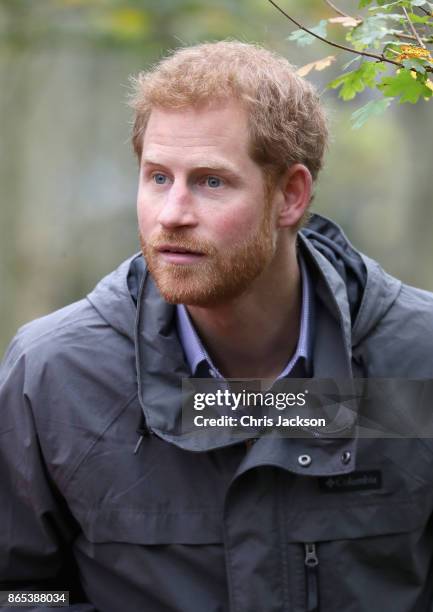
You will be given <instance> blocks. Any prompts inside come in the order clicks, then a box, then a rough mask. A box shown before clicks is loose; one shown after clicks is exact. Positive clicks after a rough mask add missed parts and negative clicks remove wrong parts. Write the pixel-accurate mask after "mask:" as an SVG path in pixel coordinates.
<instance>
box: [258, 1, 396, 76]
mask: <svg viewBox="0 0 433 612" xmlns="http://www.w3.org/2000/svg"><path fill="white" fill-rule="evenodd" d="M268 2H270V4H272V6H274V7H275V8H276V9H277V10H278V11H280V13H281V14H282V15H284V16H285V17H287V19H289V21H291V22H292V23H294V24H295V25H296V26H298V28H299V29H300V30H304V32H307V34H310V35H311V36H314V38H318V39H319V40H321V41H322V42H324V43H327V44H328V45H331V46H332V47H336V48H337V49H342V50H343V51H349V52H350V53H355V55H363V56H365V57H372V58H373V59H376V60H378V61H379V62H387V63H388V64H394V65H395V66H399V67H401V64H399V63H398V62H394V61H393V60H391V59H388V58H386V57H385V56H384V55H383V54H382V55H375V54H374V53H367V52H366V51H356V49H352V48H351V47H346V46H344V45H339V44H338V43H336V42H333V41H331V40H328V39H327V38H323V36H320V35H319V34H315V33H314V32H312V31H311V30H309V29H308V28H306V27H305V26H303V25H302V24H300V23H299V22H298V21H296V20H295V19H293V17H290V15H288V14H287V13H286V12H285V11H283V9H282V8H281V7H279V6H278V4H276V3H275V2H274V0H268Z"/></svg>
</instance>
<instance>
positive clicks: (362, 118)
mask: <svg viewBox="0 0 433 612" xmlns="http://www.w3.org/2000/svg"><path fill="white" fill-rule="evenodd" d="M393 100H394V98H382V99H381V100H371V101H370V102H367V104H365V105H364V106H361V108H358V110H356V111H355V112H354V113H352V115H351V119H352V130H358V129H359V128H360V127H362V126H363V125H364V123H365V122H366V121H367V120H368V119H369V118H370V117H373V116H374V115H381V114H382V113H383V112H385V111H386V109H387V108H388V106H389V105H390V104H391V102H392V101H393Z"/></svg>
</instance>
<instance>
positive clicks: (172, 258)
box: [156, 244, 205, 265]
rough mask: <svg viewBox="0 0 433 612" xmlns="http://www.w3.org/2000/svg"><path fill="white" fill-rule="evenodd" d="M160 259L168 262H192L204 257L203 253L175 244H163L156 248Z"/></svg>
mask: <svg viewBox="0 0 433 612" xmlns="http://www.w3.org/2000/svg"><path fill="white" fill-rule="evenodd" d="M156 250H157V251H158V253H159V254H160V256H161V257H162V259H163V260H164V261H166V262H167V263H170V264H178V265H179V264H181V265H182V264H183V265H185V264H194V263H196V262H197V261H198V260H200V259H201V258H203V257H205V254H204V253H201V252H199V251H194V250H192V249H186V248H184V247H180V246H177V245H171V244H163V245H161V246H159V247H157V249H156Z"/></svg>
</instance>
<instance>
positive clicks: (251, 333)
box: [187, 244, 301, 378]
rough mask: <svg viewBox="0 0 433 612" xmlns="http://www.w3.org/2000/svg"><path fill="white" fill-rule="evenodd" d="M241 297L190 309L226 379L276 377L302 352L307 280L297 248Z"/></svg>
mask: <svg viewBox="0 0 433 612" xmlns="http://www.w3.org/2000/svg"><path fill="white" fill-rule="evenodd" d="M280 251H281V252H277V254H276V257H275V258H274V260H273V261H272V262H271V264H270V265H269V267H268V268H267V269H266V270H265V271H264V272H263V273H262V274H261V275H260V276H259V277H258V278H257V279H256V280H255V281H254V283H253V284H252V285H251V287H250V288H249V289H248V291H246V292H245V293H243V294H242V295H241V296H239V297H237V298H236V299H234V300H231V301H230V302H228V303H224V304H220V305H217V306H214V307H212V308H205V307H200V306H187V309H188V312H189V314H190V316H191V318H192V320H193V322H194V325H195V327H196V328H197V330H198V333H199V335H200V338H201V340H202V341H203V343H204V344H205V346H206V349H207V351H208V353H209V355H210V357H211V358H212V360H213V362H214V363H215V365H216V366H217V368H218V369H219V371H220V372H221V374H222V375H223V376H224V377H225V378H275V377H276V376H278V375H279V374H280V372H281V371H282V370H283V368H284V367H285V365H286V364H287V362H288V360H289V359H290V357H291V356H292V354H293V352H294V351H295V349H296V345H297V342H298V337H299V327H300V312H301V281H300V271H299V266H298V262H297V258H296V248H295V245H294V244H293V245H292V246H291V247H289V246H287V247H286V248H285V249H281V248H280Z"/></svg>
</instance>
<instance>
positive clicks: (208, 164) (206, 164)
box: [142, 157, 240, 179]
mask: <svg viewBox="0 0 433 612" xmlns="http://www.w3.org/2000/svg"><path fill="white" fill-rule="evenodd" d="M142 165H143V166H161V167H166V164H164V163H162V162H160V161H157V160H155V159H152V158H149V157H144V158H143V160H142ZM203 170H209V171H212V172H221V173H224V174H228V175H230V176H232V177H234V178H237V179H240V174H239V172H238V171H237V170H236V169H235V168H233V167H232V166H230V165H228V164H226V163H221V162H220V161H218V160H213V159H205V160H203V161H201V162H200V165H199V166H197V167H195V168H193V172H197V171H203Z"/></svg>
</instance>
